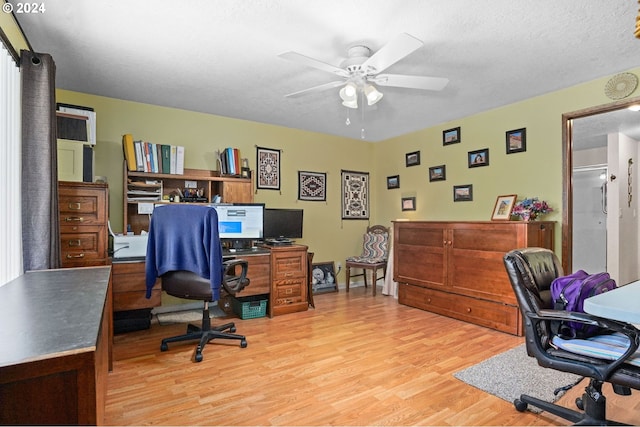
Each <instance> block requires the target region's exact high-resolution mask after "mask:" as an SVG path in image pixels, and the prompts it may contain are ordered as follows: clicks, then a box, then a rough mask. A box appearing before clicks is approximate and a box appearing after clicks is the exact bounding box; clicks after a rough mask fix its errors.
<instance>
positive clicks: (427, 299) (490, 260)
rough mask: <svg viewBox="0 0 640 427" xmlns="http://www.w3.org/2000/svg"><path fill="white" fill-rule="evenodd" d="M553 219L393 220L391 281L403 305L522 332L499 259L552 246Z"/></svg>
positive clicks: (518, 312) (483, 324)
mask: <svg viewBox="0 0 640 427" xmlns="http://www.w3.org/2000/svg"><path fill="white" fill-rule="evenodd" d="M553 236H554V223H553V222H543V221H540V222H517V221H512V222H511V221H505V222H430V221H398V222H394V246H393V250H394V273H393V274H394V280H395V281H397V282H398V301H399V302H400V303H401V304H405V305H409V306H412V307H417V308H421V309H424V310H429V311H433V312H435V313H439V314H443V315H445V316H450V317H454V318H457V319H460V320H465V321H468V322H471V323H475V324H478V325H482V326H486V327H489V328H493V329H497V330H500V331H503V332H508V333H511V334H514V335H522V317H521V314H520V311H519V309H518V306H517V302H516V298H515V296H514V294H513V290H512V289H511V284H510V283H509V279H508V277H507V274H506V271H505V268H504V264H503V261H502V257H503V256H504V254H505V253H506V252H508V251H510V250H512V249H516V248H522V247H530V246H538V247H544V248H549V249H553V246H554V242H553Z"/></svg>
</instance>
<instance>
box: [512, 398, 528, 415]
mask: <svg viewBox="0 0 640 427" xmlns="http://www.w3.org/2000/svg"><path fill="white" fill-rule="evenodd" d="M513 406H515V408H516V411H518V412H524V411H526V410H527V408H528V407H529V405H528V404H527V402H523V401H522V400H520V399H516V400H514V401H513Z"/></svg>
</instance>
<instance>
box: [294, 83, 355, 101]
mask: <svg viewBox="0 0 640 427" xmlns="http://www.w3.org/2000/svg"><path fill="white" fill-rule="evenodd" d="M345 83H346V82H345V81H344V80H341V81H335V82H330V83H325V84H323V85H319V86H314V87H310V88H309V89H304V90H299V91H298V92H293V93H290V94H288V95H285V97H286V98H297V97H299V96H303V95H307V94H310V93H317V92H323V91H325V90H328V89H333V88H334V87H338V86H342V85H344V84H345Z"/></svg>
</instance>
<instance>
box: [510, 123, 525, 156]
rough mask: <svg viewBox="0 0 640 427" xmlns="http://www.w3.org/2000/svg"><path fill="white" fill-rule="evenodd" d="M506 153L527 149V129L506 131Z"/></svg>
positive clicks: (520, 151)
mask: <svg viewBox="0 0 640 427" xmlns="http://www.w3.org/2000/svg"><path fill="white" fill-rule="evenodd" d="M506 144H507V154H513V153H522V152H523V151H527V129H526V128H522V129H514V130H510V131H507V132H506Z"/></svg>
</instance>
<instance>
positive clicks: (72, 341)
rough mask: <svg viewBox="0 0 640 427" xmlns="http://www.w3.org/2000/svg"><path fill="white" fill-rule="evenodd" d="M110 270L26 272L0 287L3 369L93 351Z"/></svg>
mask: <svg viewBox="0 0 640 427" xmlns="http://www.w3.org/2000/svg"><path fill="white" fill-rule="evenodd" d="M110 274H111V267H110V266H106V267H82V268H65V269H59V270H41V271H33V272H27V273H25V274H23V275H22V276H20V277H18V278H16V279H14V280H12V281H11V282H9V283H7V284H5V285H4V286H0V367H2V366H10V365H16V364H19V363H24V362H29V361H33V360H38V359H45V358H47V357H50V356H51V355H54V354H55V355H59V354H63V353H67V352H74V353H78V352H82V351H93V350H94V349H95V347H96V339H97V338H98V335H99V333H98V331H99V329H100V325H101V320H102V312H103V308H104V305H105V301H106V298H107V290H108V284H109V276H110Z"/></svg>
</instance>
